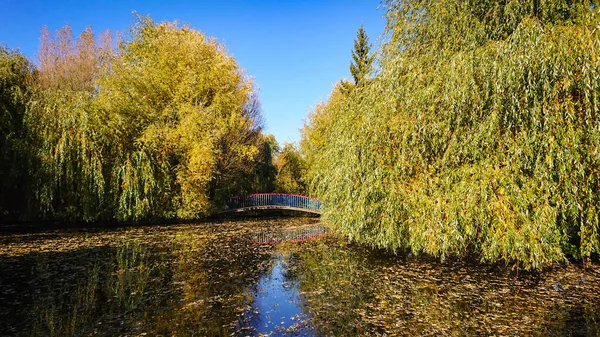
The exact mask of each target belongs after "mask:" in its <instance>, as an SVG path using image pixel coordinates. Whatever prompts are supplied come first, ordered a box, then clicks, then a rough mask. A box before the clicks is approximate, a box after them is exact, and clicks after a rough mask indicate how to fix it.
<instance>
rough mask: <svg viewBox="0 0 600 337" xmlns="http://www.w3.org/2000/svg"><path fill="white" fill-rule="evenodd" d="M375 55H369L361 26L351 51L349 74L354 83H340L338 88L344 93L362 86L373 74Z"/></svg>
mask: <svg viewBox="0 0 600 337" xmlns="http://www.w3.org/2000/svg"><path fill="white" fill-rule="evenodd" d="M374 60H375V55H373V54H372V53H371V44H370V43H369V37H368V36H367V32H366V31H365V30H364V28H363V26H362V25H361V26H360V27H359V28H358V31H357V33H356V39H355V40H354V49H353V50H352V62H350V74H351V75H352V79H353V80H354V83H350V82H348V81H341V82H340V86H341V88H342V89H343V90H344V92H349V91H351V90H352V89H353V88H354V87H355V86H360V85H363V84H364V83H365V82H366V81H368V79H369V78H370V76H371V75H372V74H373V61H374Z"/></svg>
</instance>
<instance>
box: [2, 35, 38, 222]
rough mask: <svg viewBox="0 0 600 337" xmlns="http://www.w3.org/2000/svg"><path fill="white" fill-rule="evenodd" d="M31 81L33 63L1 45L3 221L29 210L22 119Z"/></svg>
mask: <svg viewBox="0 0 600 337" xmlns="http://www.w3.org/2000/svg"><path fill="white" fill-rule="evenodd" d="M32 78H33V66H32V65H31V63H30V62H29V61H28V60H27V59H26V58H25V57H24V56H23V55H21V54H20V53H19V52H17V51H14V50H10V49H8V48H5V47H4V46H2V45H0V219H2V218H3V217H4V218H8V219H18V218H19V217H20V216H21V215H22V214H23V213H24V212H25V211H26V210H27V198H26V197H25V191H26V187H27V186H26V184H27V171H28V170H29V169H30V167H31V164H32V163H31V157H30V156H29V151H28V148H27V137H28V132H27V129H26V128H25V126H24V124H23V118H24V116H25V114H26V109H27V101H28V99H29V95H30V94H31V91H30V88H29V87H30V84H31V80H32ZM15 163H20V165H19V166H17V165H15Z"/></svg>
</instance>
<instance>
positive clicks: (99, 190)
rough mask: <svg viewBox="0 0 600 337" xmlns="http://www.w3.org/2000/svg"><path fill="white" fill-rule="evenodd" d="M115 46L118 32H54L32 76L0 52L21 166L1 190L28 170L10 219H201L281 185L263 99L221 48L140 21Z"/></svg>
mask: <svg viewBox="0 0 600 337" xmlns="http://www.w3.org/2000/svg"><path fill="white" fill-rule="evenodd" d="M113 46H114V44H113V42H112V39H111V34H110V32H107V33H104V34H102V35H101V37H100V39H97V38H96V37H95V34H94V32H93V31H92V29H91V28H87V29H85V30H84V31H83V32H82V33H81V34H80V35H79V36H78V37H77V38H75V37H73V33H72V30H71V28H70V27H69V26H68V25H67V26H65V27H64V28H63V29H61V30H59V31H57V32H55V33H54V34H52V33H50V32H49V31H48V30H47V29H45V28H44V29H43V30H42V37H41V45H40V51H39V61H38V66H37V69H36V70H35V71H33V72H32V70H31V69H32V67H31V66H30V65H29V63H28V62H27V60H26V59H25V58H24V57H22V56H20V55H19V54H17V53H14V52H11V51H9V50H6V49H2V53H1V55H0V57H1V59H0V84H1V85H2V87H1V88H0V89H1V90H2V91H1V92H0V98H2V102H1V104H2V105H1V106H0V107H2V110H1V111H0V112H1V113H2V114H3V118H2V123H3V124H2V125H0V126H1V128H0V131H1V132H2V134H1V136H2V143H0V151H1V152H0V154H1V155H2V156H3V159H4V158H5V157H10V156H22V157H23V158H17V159H16V160H13V161H6V160H2V167H1V168H0V169H1V170H2V179H3V184H6V185H7V186H8V185H10V186H9V187H10V188H12V190H11V189H4V188H3V191H14V190H15V189H18V188H22V187H21V185H17V184H16V183H13V182H11V181H15V180H14V178H19V177H21V176H24V174H23V173H20V172H22V170H21V169H20V168H21V167H22V166H24V167H26V168H28V169H29V172H28V173H29V175H28V176H27V177H26V179H25V178H23V177H21V178H23V179H25V180H26V181H24V183H26V185H27V188H26V189H25V190H24V192H25V193H24V195H25V199H27V202H23V203H21V204H19V205H15V204H14V203H13V204H11V203H10V202H9V199H7V198H5V197H4V195H5V194H4V193H3V194H2V200H0V202H1V204H0V210H2V212H3V213H6V214H8V213H11V214H19V215H20V217H21V218H24V219H72V220H87V221H89V220H98V219H118V220H138V219H148V218H170V217H178V218H194V217H200V216H205V215H207V214H210V213H211V212H214V211H215V210H218V209H219V207H222V205H223V201H224V200H225V199H226V198H228V197H229V196H230V195H231V194H245V193H248V192H251V191H255V190H256V191H261V190H264V189H267V188H269V186H271V187H272V186H273V180H274V175H273V174H272V171H274V170H272V169H271V170H269V168H270V167H272V163H271V160H272V159H271V156H272V153H271V152H272V151H271V145H272V143H273V140H271V139H270V138H269V137H267V136H264V135H263V134H262V133H261V128H262V119H261V118H262V117H261V108H260V101H259V98H258V95H257V92H256V90H255V88H254V85H253V84H252V82H251V80H250V79H249V77H248V76H247V75H246V74H245V72H244V71H243V69H241V68H240V67H239V66H238V65H237V63H236V62H235V60H234V59H233V58H232V57H231V56H229V55H227V53H226V51H225V47H224V46H223V45H222V44H220V43H218V42H216V41H215V40H214V39H211V38H208V37H206V36H205V35H204V34H202V33H201V32H199V31H197V30H194V29H191V28H190V27H187V26H181V25H178V24H177V23H157V22H154V21H153V20H152V19H151V18H149V17H142V16H140V17H138V18H137V20H136V22H135V24H134V25H133V26H132V28H131V29H130V31H129V33H128V34H127V35H125V37H124V38H122V39H120V41H119V42H118V46H117V47H116V48H113ZM29 78H31V80H28V79H29ZM26 93H27V95H25V94H26ZM25 96H27V97H25ZM5 115H6V116H8V117H7V118H4V116H5ZM5 124H6V125H5ZM21 128H23V131H20V130H21ZM17 140H18V141H17ZM17 148H19V151H16V150H15V149H17ZM15 158H16V157H15ZM7 193H8V192H7ZM11 193H12V192H11Z"/></svg>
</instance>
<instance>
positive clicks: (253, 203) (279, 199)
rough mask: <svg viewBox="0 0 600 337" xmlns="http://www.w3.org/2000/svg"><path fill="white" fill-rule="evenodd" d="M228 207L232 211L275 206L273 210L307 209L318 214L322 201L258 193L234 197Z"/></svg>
mask: <svg viewBox="0 0 600 337" xmlns="http://www.w3.org/2000/svg"><path fill="white" fill-rule="evenodd" d="M227 206H228V207H229V209H230V210H234V209H243V208H252V207H266V206H274V207H273V208H277V207H281V208H282V209H283V208H296V209H305V210H308V211H312V212H316V213H319V212H320V211H321V201H320V200H319V199H315V198H310V197H306V196H303V195H295V194H284V193H258V194H250V195H247V196H243V197H232V198H230V199H229V202H228V205H227Z"/></svg>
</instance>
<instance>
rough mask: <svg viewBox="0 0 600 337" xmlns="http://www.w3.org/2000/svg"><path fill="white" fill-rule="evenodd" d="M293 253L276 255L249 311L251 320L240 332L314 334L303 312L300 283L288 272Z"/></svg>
mask: <svg viewBox="0 0 600 337" xmlns="http://www.w3.org/2000/svg"><path fill="white" fill-rule="evenodd" d="M289 258H290V256H289V255H288V256H287V258H286V257H285V256H283V255H282V254H281V253H279V254H276V256H275V261H274V263H275V264H274V266H273V269H272V270H271V273H269V274H267V275H265V276H263V277H262V278H261V279H260V281H259V282H258V285H257V287H256V290H255V291H254V301H253V303H252V306H251V308H250V310H248V312H247V313H246V315H248V317H250V318H251V319H250V320H248V321H247V323H249V324H248V325H247V326H246V327H244V326H243V325H240V326H238V328H240V331H244V330H245V331H249V332H252V333H254V334H261V335H262V336H288V335H293V336H313V335H314V333H313V330H312V327H311V326H310V324H309V320H308V318H309V316H308V315H307V314H304V313H303V312H302V308H301V307H300V297H299V293H298V289H297V284H295V283H293V282H291V281H290V280H289V279H288V278H287V276H286V271H287V270H288V268H289V262H290V260H289Z"/></svg>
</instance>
